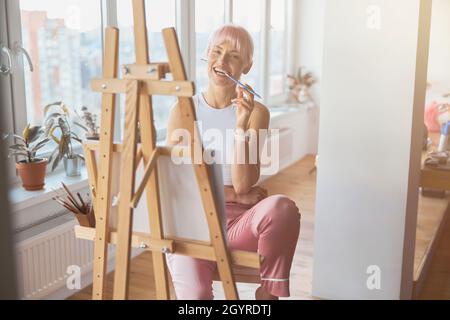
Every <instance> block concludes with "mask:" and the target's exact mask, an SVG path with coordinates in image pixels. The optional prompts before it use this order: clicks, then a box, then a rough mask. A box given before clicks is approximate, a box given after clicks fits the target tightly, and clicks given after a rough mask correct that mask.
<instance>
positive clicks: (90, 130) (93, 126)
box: [74, 106, 100, 140]
mask: <svg viewBox="0 0 450 320" xmlns="http://www.w3.org/2000/svg"><path fill="white" fill-rule="evenodd" d="M81 111H82V112H83V114H82V116H80V118H81V119H83V122H84V125H82V124H80V123H79V122H74V123H75V124H76V125H77V126H79V127H80V128H82V129H83V130H84V131H86V134H85V136H86V139H88V140H99V138H100V136H99V133H98V129H99V126H97V116H96V115H95V114H92V113H91V112H90V111H89V109H88V107H86V106H83V107H82V108H81Z"/></svg>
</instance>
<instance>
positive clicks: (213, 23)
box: [0, 0, 294, 151]
mask: <svg viewBox="0 0 450 320" xmlns="http://www.w3.org/2000/svg"><path fill="white" fill-rule="evenodd" d="M287 3H288V4H289V5H288V4H287ZM293 3H294V1H286V0H280V1H275V0H246V1H237V0H195V1H194V0H190V1H186V0H166V1H160V0H146V2H145V4H146V12H147V23H148V37H149V47H150V60H151V61H152V62H160V61H167V54H166V51H165V47H164V42H163V39H162V33H161V29H163V28H166V27H174V26H176V27H177V31H178V35H179V37H180V45H181V51H182V52H183V54H184V55H185V58H186V59H185V66H186V69H187V70H193V71H195V78H196V82H197V89H198V91H200V90H204V89H205V87H206V85H207V81H208V77H207V72H206V66H207V64H206V63H205V62H203V61H201V60H200V59H201V58H206V57H205V54H204V51H205V49H206V46H207V41H208V39H209V36H210V34H211V32H213V31H214V29H216V28H218V27H219V26H220V25H222V24H223V23H226V22H232V23H235V24H237V25H241V26H243V27H244V28H246V29H247V30H248V31H249V32H250V34H251V35H252V38H253V41H254V45H255V52H254V61H253V67H252V69H251V70H250V72H249V74H247V75H243V77H242V80H243V81H244V82H248V83H249V84H250V85H252V86H253V87H254V88H255V90H256V91H257V92H259V93H261V94H262V95H263V98H264V101H265V102H266V103H268V102H269V98H270V96H273V95H278V94H280V93H283V91H284V90H285V87H284V78H285V74H286V73H287V72H286V66H287V65H293V63H292V62H286V59H285V57H286V56H287V55H286V50H287V43H288V41H287V37H286V34H287V33H288V32H289V31H290V30H291V29H292V28H293V27H294V26H293V25H288V24H287V23H286V21H287V19H286V16H287V14H288V12H289V11H290V9H291V8H290V6H291V5H293ZM131 4H132V2H131V1H128V0H127V1H125V0H118V1H109V0H59V1H54V0H40V1H34V0H18V1H15V0H8V1H5V2H2V8H4V10H3V11H4V13H5V17H4V18H3V19H2V22H3V23H4V26H3V27H2V32H0V34H2V35H3V36H2V37H3V38H2V40H3V41H4V42H7V43H8V45H9V47H10V49H13V45H15V44H21V46H22V47H23V48H24V49H25V50H26V51H28V53H29V54H30V57H31V60H32V62H33V65H34V72H30V69H29V67H28V63H27V61H26V59H23V61H24V63H23V66H22V64H15V68H14V75H12V76H11V78H10V80H11V81H10V82H8V83H9V84H10V86H8V87H7V90H9V92H11V94H8V95H7V96H5V97H6V98H7V100H8V101H6V105H10V106H11V108H10V109H8V110H7V114H8V115H9V118H10V120H11V121H10V122H11V123H13V124H12V125H11V127H14V128H13V129H14V131H15V132H17V133H20V132H21V131H22V129H23V127H24V126H25V124H26V123H27V122H30V123H32V124H41V123H42V120H43V107H44V106H45V105H46V104H48V103H52V102H56V101H63V102H64V103H65V104H67V105H68V106H69V107H71V108H72V109H75V110H77V111H80V109H81V107H82V106H84V105H85V106H88V107H90V108H91V110H92V111H94V113H95V112H97V113H99V111H100V105H101V95H100V94H99V93H95V92H93V91H91V89H90V81H91V79H92V78H96V77H100V76H101V74H102V58H103V53H102V41H103V37H102V34H103V30H104V27H105V26H106V22H105V23H102V21H109V23H111V24H113V25H117V26H118V27H119V29H120V44H119V48H120V49H119V63H120V64H121V65H123V64H128V63H133V62H135V54H134V30H133V12H132V5H131ZM268 10H270V12H269V11H268ZM105 18H106V19H105ZM269 21H270V28H269V26H268V24H266V22H269ZM292 23H293V22H292ZM5 26H7V28H6V27H5ZM5 35H6V36H5ZM194 42H195V45H194ZM16 56H17V57H19V56H21V55H19V54H17V55H16ZM289 71H291V70H289ZM189 74H191V72H189ZM175 101H176V99H175V98H174V97H163V96H155V97H153V107H154V116H155V126H156V127H157V129H163V128H164V127H165V126H166V124H167V120H168V114H169V111H170V108H171V106H173V104H174V103H175ZM121 102H122V103H120V104H119V105H120V108H119V110H120V111H121V112H119V113H118V114H119V115H123V105H124V97H123V95H122V97H121ZM98 119H99V118H98ZM121 120H122V121H123V117H122V119H120V118H119V119H118V121H121ZM118 131H120V130H118ZM158 131H160V130H158ZM50 148H53V146H51V145H49V146H48V148H47V150H44V151H49V149H50Z"/></svg>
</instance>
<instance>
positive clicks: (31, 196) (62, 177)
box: [9, 166, 88, 212]
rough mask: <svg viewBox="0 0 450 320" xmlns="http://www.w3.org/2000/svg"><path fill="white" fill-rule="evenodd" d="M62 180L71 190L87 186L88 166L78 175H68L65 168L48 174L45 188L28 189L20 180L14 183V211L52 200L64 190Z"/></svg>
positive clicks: (11, 192) (12, 192) (10, 192)
mask: <svg viewBox="0 0 450 320" xmlns="http://www.w3.org/2000/svg"><path fill="white" fill-rule="evenodd" d="M61 182H64V184H66V185H67V187H68V188H69V189H70V190H71V191H78V190H80V189H83V188H86V187H87V186H88V176H87V171H86V168H85V167H84V166H83V167H82V168H81V175H80V176H77V177H67V176H66V173H65V171H64V170H61V171H59V172H56V173H52V174H47V175H46V177H45V186H44V189H42V190H38V191H27V190H25V189H24V188H23V187H22V183H20V182H19V183H17V184H15V185H13V186H12V188H11V189H10V191H9V201H10V203H11V207H12V211H13V212H17V211H20V210H24V209H27V208H29V207H32V206H35V205H38V204H41V203H43V202H47V201H51V200H52V198H53V197H54V196H55V195H56V191H58V192H60V191H62V186H61ZM55 190H56V191H55ZM55 203H56V202H55Z"/></svg>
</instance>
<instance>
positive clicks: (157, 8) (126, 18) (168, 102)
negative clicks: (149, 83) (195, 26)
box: [117, 0, 176, 129]
mask: <svg viewBox="0 0 450 320" xmlns="http://www.w3.org/2000/svg"><path fill="white" fill-rule="evenodd" d="M145 5H146V18H147V31H148V43H149V51H150V61H151V62H166V61H167V52H166V49H165V46H164V40H163V37H162V32H161V30H162V29H164V28H168V27H175V23H176V21H175V0H165V1H159V0H146V1H145ZM117 20H118V25H119V29H120V36H119V65H123V64H130V63H135V61H136V58H135V53H134V28H133V25H134V23H133V8H132V5H131V1H117ZM175 102H176V98H174V97H163V96H153V115H154V123H155V127H156V129H162V128H165V126H166V125H167V121H168V118H169V111H170V108H171V107H172V106H173V105H174V103H175ZM124 103H125V102H124V97H123V95H122V96H121V105H122V106H123V105H124ZM122 114H123V109H122ZM123 118H124V117H122V120H123Z"/></svg>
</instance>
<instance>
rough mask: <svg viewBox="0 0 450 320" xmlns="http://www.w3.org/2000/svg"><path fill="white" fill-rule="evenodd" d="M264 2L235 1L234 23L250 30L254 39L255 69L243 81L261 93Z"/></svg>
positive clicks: (254, 0)
mask: <svg viewBox="0 0 450 320" xmlns="http://www.w3.org/2000/svg"><path fill="white" fill-rule="evenodd" d="M262 10H263V2H262V1H260V0H245V1H238V0H233V23H235V24H237V25H240V26H242V27H244V28H246V29H247V30H248V32H250V34H251V35H252V38H253V43H254V46H255V52H254V54H253V67H252V69H251V70H250V72H249V73H248V74H247V75H243V77H242V80H243V81H244V82H247V83H249V84H250V85H251V86H252V87H253V88H254V89H255V90H256V92H258V93H260V92H261V81H260V80H261V79H260V61H259V60H260V59H259V53H260V49H261V48H260V44H261V40H260V38H261V19H262Z"/></svg>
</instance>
